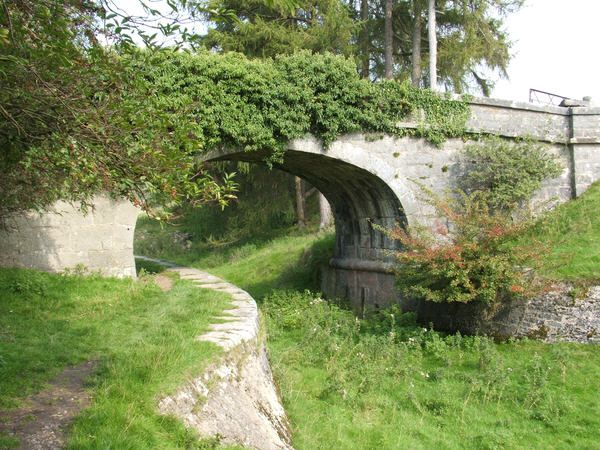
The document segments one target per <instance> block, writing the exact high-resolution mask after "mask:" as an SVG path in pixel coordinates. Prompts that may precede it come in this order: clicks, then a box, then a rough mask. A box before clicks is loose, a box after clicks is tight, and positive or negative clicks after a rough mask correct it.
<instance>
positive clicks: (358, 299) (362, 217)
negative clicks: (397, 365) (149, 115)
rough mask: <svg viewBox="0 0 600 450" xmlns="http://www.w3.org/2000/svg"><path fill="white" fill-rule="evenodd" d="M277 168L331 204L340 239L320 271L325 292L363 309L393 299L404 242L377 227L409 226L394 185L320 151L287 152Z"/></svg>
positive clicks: (256, 159) (252, 157)
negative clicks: (394, 267)
mask: <svg viewBox="0 0 600 450" xmlns="http://www.w3.org/2000/svg"><path fill="white" fill-rule="evenodd" d="M266 156H267V154H266V153H264V152H244V151H237V152H236V151H234V152H227V153H220V154H218V155H213V156H208V157H207V158H203V159H204V160H205V161H207V162H209V161H243V162H249V163H257V164H264V160H265V157H266ZM273 166H274V168H276V169H279V170H283V171H285V172H288V173H290V174H292V175H296V176H299V177H300V178H303V179H305V180H306V181H308V182H309V183H310V184H311V185H313V186H314V187H315V188H317V189H318V190H319V191H320V192H321V193H322V194H323V195H324V196H325V197H326V198H327V200H328V201H329V203H330V204H331V207H332V212H333V216H334V220H335V235H336V243H335V250H334V257H333V258H332V259H331V261H330V264H329V267H328V268H324V269H323V273H322V286H321V288H322V290H323V292H324V294H326V295H328V296H331V297H345V298H347V299H349V300H350V301H351V303H352V306H353V308H354V309H355V310H356V311H357V312H359V313H361V312H363V311H364V310H365V308H369V307H370V308H378V307H382V306H387V305H389V304H390V303H392V302H394V301H395V300H396V299H397V294H396V293H395V290H394V277H393V274H392V273H391V268H392V261H393V258H394V256H393V253H394V252H395V251H397V250H399V249H400V245H399V243H398V242H397V241H395V240H392V239H390V238H389V237H388V236H386V235H385V233H383V232H381V231H380V230H379V229H378V228H380V227H381V228H384V229H391V228H393V227H396V226H398V225H399V226H402V227H406V226H407V219H406V214H405V213H404V209H403V207H402V204H401V203H400V200H399V199H398V197H397V196H396V194H395V193H394V191H393V190H392V189H391V188H390V186H388V184H387V183H386V182H385V181H384V180H382V179H381V178H379V177H378V176H377V175H375V174H373V173H371V172H369V171H368V170H365V169H363V168H361V167H358V166H356V165H354V164H351V163H349V162H347V161H343V160H341V159H338V158H334V157H329V156H326V155H323V154H322V153H312V152H304V151H298V150H287V151H286V153H285V155H284V160H283V162H282V163H280V164H274V165H273Z"/></svg>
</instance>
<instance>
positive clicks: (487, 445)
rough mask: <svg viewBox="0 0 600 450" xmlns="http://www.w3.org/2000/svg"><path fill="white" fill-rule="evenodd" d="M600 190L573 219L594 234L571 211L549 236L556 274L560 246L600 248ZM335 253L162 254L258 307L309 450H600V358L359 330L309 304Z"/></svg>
mask: <svg viewBox="0 0 600 450" xmlns="http://www.w3.org/2000/svg"><path fill="white" fill-rule="evenodd" d="M597 189H598V188H597V187H594V190H591V191H590V192H589V193H588V195H586V196H584V197H582V198H581V199H580V200H579V201H578V202H574V203H572V204H569V205H565V206H564V208H576V209H577V210H578V211H579V212H580V214H581V217H582V218H584V219H585V220H587V221H589V222H590V226H589V227H587V226H585V227H583V228H581V226H579V225H577V223H576V222H577V221H578V220H575V219H573V220H570V221H569V222H570V225H568V226H567V225H561V226H562V228H561V227H560V226H559V224H558V223H555V224H554V225H552V222H553V221H558V222H560V221H562V220H563V218H569V217H574V216H572V215H571V212H570V211H569V210H566V211H565V210H563V209H559V210H558V211H556V212H555V213H554V217H555V218H554V219H549V222H547V223H548V224H549V225H545V226H547V227H551V228H549V229H548V228H547V229H546V230H547V231H544V233H546V234H545V235H544V238H546V239H547V241H546V242H547V243H548V244H549V245H550V244H554V245H555V246H556V250H555V251H557V252H558V253H557V255H558V256H556V258H557V260H559V259H560V256H559V255H560V252H559V249H560V248H561V246H564V248H565V249H568V251H569V252H571V253H572V252H573V251H574V250H575V249H578V250H577V251H579V252H580V253H581V255H585V254H586V252H587V251H590V249H592V250H593V248H594V247H590V246H589V245H588V246H587V247H586V246H585V245H582V242H585V240H583V241H582V240H580V238H583V236H587V237H588V239H589V238H590V237H592V236H594V235H596V236H600V234H598V232H597V231H596V228H595V225H594V220H595V218H591V217H590V211H591V210H590V209H589V208H590V207H591V204H590V203H589V202H590V201H593V200H594V199H593V198H592V199H590V198H589V197H591V196H595V195H596V193H597V192H598V191H597ZM596 210H597V209H596ZM573 214H574V213H573ZM538 226H542V225H541V224H538ZM144 227H145V225H144V224H142V229H141V231H142V233H143V232H144ZM561 230H562V231H561ZM565 230H577V231H573V232H572V233H571V232H570V233H568V234H569V235H568V236H563V235H562V232H563V231H565ZM162 233H168V231H165V230H163V231H162ZM142 235H143V234H142ZM167 236H168V234H167ZM552 236H555V237H560V239H554V238H553V237H552ZM149 237H150V235H148V236H147V239H148V238H149ZM163 238H164V239H167V238H165V237H164V235H163ZM160 239H161V238H159V240H160ZM146 244H147V243H144V242H138V245H139V246H144V245H146ZM147 248H148V247H147ZM331 248H332V237H331V236H325V237H318V236H315V235H314V234H313V235H310V234H308V235H301V234H300V235H299V234H298V233H297V232H296V233H293V234H292V235H291V236H289V237H286V236H285V235H281V234H278V235H275V236H273V237H272V238H271V239H269V238H265V237H261V238H260V239H257V240H255V241H252V240H247V241H243V242H242V241H239V242H232V243H228V244H227V245H218V243H210V242H204V243H194V245H193V246H192V248H191V249H188V250H185V251H184V250H183V249H177V248H175V249H173V248H171V249H169V250H168V251H162V252H161V251H159V252H157V253H156V254H154V255H152V254H151V255H152V256H160V257H165V258H171V259H174V260H175V261H178V262H183V261H185V262H186V263H187V264H190V265H194V266H198V267H203V268H205V269H208V270H209V271H211V272H213V273H216V274H219V275H220V276H222V277H224V278H226V279H228V280H230V281H232V282H234V283H236V284H238V285H240V286H242V287H244V288H245V289H247V290H248V291H249V292H250V293H251V294H252V295H254V296H255V298H256V299H257V300H258V302H259V304H260V305H261V310H262V312H263V314H264V316H265V317H266V320H267V330H268V346H269V354H270V360H271V364H272V367H273V372H274V376H275V379H276V381H277V383H278V384H279V388H280V392H281V395H282V398H283V402H284V406H285V408H286V410H287V412H288V415H289V417H290V420H291V423H292V427H293V439H294V446H295V447H296V448H298V449H311V450H312V449H331V448H344V449H375V448H376V449H396V448H406V449H420V448H422V449H429V448H440V449H454V448H460V449H463V448H467V449H471V448H472V449H497V448H511V449H512V448H515V449H519V448H528V449H529V448H539V449H542V448H543V449H546V448H553V449H559V448H565V449H566V448H569V449H570V448H578V449H596V448H598V449H600V441H599V440H598V439H599V437H600V434H599V432H598V430H600V396H599V395H598V392H599V391H600V381H599V379H598V377H597V376H596V375H597V373H598V372H600V348H599V347H596V346H586V345H578V344H552V345H550V344H542V343H539V342H535V341H530V340H521V341H512V342H506V343H495V342H494V341H493V340H491V339H488V338H485V337H464V336H460V335H458V334H457V335H450V336H446V335H443V334H441V333H437V332H435V331H431V330H427V329H423V328H421V327H419V326H417V325H416V324H415V322H414V317H413V316H412V315H410V314H401V313H399V312H393V311H392V314H388V313H381V314H379V315H378V316H374V317H371V318H368V319H366V320H364V321H359V320H357V319H356V318H355V317H354V316H353V315H352V313H351V312H350V311H348V310H346V309H345V308H344V305H343V304H342V305H339V304H335V303H330V302H323V301H322V300H321V299H320V298H319V296H318V295H317V294H312V293H310V292H308V291H305V290H304V289H305V288H307V287H310V288H311V289H314V286H315V283H314V280H315V278H314V274H315V270H314V264H315V263H322V262H324V261H326V259H327V256H328V252H330V251H331ZM564 251H567V250H564ZM168 252H171V253H170V255H168ZM588 256H589V255H588ZM567 264H571V263H567ZM552 265H553V263H550V262H549V263H548V266H546V267H547V270H548V271H549V272H548V273H552V272H550V267H551V266H552ZM571 267H574V266H571ZM563 269H564V268H563ZM570 270H571V271H573V272H576V271H575V269H574V268H572V269H570ZM597 270H598V267H597V266H595V265H594V264H593V263H592V264H590V265H589V267H588V271H587V272H585V273H586V274H588V275H586V276H590V275H591V274H594V273H596V271H597ZM579 274H580V275H581V274H582V272H579ZM272 288H277V289H275V290H273V289H272Z"/></svg>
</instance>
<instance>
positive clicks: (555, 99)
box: [529, 89, 569, 106]
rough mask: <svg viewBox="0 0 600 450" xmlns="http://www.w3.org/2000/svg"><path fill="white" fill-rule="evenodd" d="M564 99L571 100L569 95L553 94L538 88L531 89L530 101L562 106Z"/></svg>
mask: <svg viewBox="0 0 600 450" xmlns="http://www.w3.org/2000/svg"><path fill="white" fill-rule="evenodd" d="M563 100H569V97H563V96H562V95H557V94H552V93H550V92H545V91H540V90H538V89H529V103H539V104H541V105H554V106H560V104H561V103H562V102H563Z"/></svg>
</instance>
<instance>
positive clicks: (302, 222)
mask: <svg viewBox="0 0 600 450" xmlns="http://www.w3.org/2000/svg"><path fill="white" fill-rule="evenodd" d="M294 182H295V185H296V223H297V225H298V226H299V227H300V228H304V227H305V226H306V213H305V210H306V208H305V205H306V204H305V200H304V188H303V187H302V178H300V177H294Z"/></svg>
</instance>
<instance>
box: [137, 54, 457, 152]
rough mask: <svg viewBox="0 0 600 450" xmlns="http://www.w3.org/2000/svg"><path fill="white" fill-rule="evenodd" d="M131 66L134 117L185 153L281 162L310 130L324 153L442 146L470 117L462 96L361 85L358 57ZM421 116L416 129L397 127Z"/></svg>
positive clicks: (145, 59) (156, 58) (163, 59)
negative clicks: (348, 143)
mask: <svg viewBox="0 0 600 450" xmlns="http://www.w3.org/2000/svg"><path fill="white" fill-rule="evenodd" d="M129 66H130V70H131V77H130V79H131V80H134V81H133V83H135V84H133V85H132V86H131V88H130V90H131V92H132V93H133V95H131V96H130V98H129V105H128V106H127V108H128V110H129V111H131V113H132V116H131V118H130V120H133V121H143V122H144V123H143V125H144V126H145V128H146V132H148V133H150V134H151V135H153V136H156V135H160V133H161V132H162V133H163V134H164V135H165V136H170V137H173V138H176V139H175V140H173V142H174V143H175V142H176V145H178V146H180V148H182V149H184V150H185V151H186V152H189V151H194V152H199V151H200V152H206V151H211V150H215V149H220V148H223V147H233V148H241V149H243V150H245V151H254V150H263V151H268V152H269V153H270V154H271V155H272V158H274V159H277V158H280V157H281V156H282V155H283V153H284V150H285V147H286V143H287V142H288V141H290V140H291V139H295V138H300V137H303V136H305V135H306V134H308V133H310V134H312V135H314V136H315V137H317V138H319V139H321V140H322V142H323V145H324V146H325V147H328V146H329V145H330V144H331V143H332V142H333V141H335V140H336V139H337V138H338V137H339V136H340V135H343V134H347V133H353V132H365V133H386V134H390V135H396V136H402V135H407V134H411V135H416V136H420V137H424V138H426V139H428V140H429V141H431V142H433V143H435V144H439V143H441V142H443V140H444V139H446V138H448V137H458V136H461V135H463V134H464V133H465V123H466V120H467V119H468V117H469V107H468V104H467V103H466V101H464V100H462V99H453V98H449V97H446V96H441V95H438V94H435V93H433V92H431V91H428V90H418V89H414V88H413V87H411V86H410V85H409V84H407V83H398V82H395V81H382V82H378V83H373V82H371V81H369V80H363V79H361V78H359V76H358V75H357V72H356V66H355V64H354V62H353V61H351V60H350V59H345V58H342V57H339V56H334V55H331V54H325V55H320V54H312V53H310V52H300V53H296V54H294V55H291V56H280V57H277V58H275V59H273V60H272V59H266V60H250V59H248V58H246V57H245V56H243V55H241V54H237V53H227V54H222V55H217V54H213V53H208V52H206V53H199V54H190V53H185V52H172V51H161V52H152V53H150V52H140V53H138V54H137V55H134V56H133V59H132V64H130V65H129ZM140 75H141V78H140ZM140 110H142V111H144V113H143V114H140V113H139V111H140ZM418 111H421V112H420V113H419V114H420V116H421V120H420V123H419V126H418V128H417V129H414V130H410V129H406V128H401V127H398V122H399V121H402V120H403V119H406V118H407V117H409V116H414V115H415V113H417V112H418ZM141 125H142V124H141V123H140V126H141Z"/></svg>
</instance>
